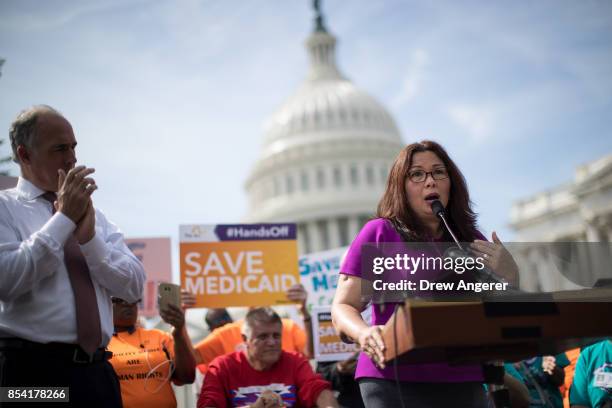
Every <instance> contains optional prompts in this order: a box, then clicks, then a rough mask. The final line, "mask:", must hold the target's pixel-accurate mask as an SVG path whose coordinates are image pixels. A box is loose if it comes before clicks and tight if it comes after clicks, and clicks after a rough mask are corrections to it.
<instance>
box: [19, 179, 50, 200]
mask: <svg viewBox="0 0 612 408" xmlns="http://www.w3.org/2000/svg"><path fill="white" fill-rule="evenodd" d="M16 189H17V194H18V195H19V198H20V199H22V200H24V201H32V200H34V199H36V198H38V197H40V196H41V195H43V194H45V193H46V191H45V190H42V189H40V188H38V187H36V186H35V185H34V184H32V183H31V182H29V181H28V180H26V179H25V178H23V177H21V176H20V177H19V180H17V187H16Z"/></svg>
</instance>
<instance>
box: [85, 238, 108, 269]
mask: <svg viewBox="0 0 612 408" xmlns="http://www.w3.org/2000/svg"><path fill="white" fill-rule="evenodd" d="M81 252H82V253H83V256H84V257H85V259H86V260H87V263H88V264H89V263H91V264H93V265H95V264H99V263H103V262H104V258H105V257H106V245H105V243H104V240H103V239H102V237H101V236H100V235H99V234H98V233H97V232H96V234H95V235H94V237H93V238H92V239H90V240H89V242H86V243H84V244H83V245H81Z"/></svg>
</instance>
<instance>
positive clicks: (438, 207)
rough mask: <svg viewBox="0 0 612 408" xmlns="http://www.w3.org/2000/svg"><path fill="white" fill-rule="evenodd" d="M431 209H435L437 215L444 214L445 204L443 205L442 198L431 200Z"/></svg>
mask: <svg viewBox="0 0 612 408" xmlns="http://www.w3.org/2000/svg"><path fill="white" fill-rule="evenodd" d="M431 211H433V213H434V214H435V215H436V217H439V216H441V215H444V205H442V202H441V201H440V200H434V201H432V202H431Z"/></svg>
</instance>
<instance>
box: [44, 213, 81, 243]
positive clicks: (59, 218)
mask: <svg viewBox="0 0 612 408" xmlns="http://www.w3.org/2000/svg"><path fill="white" fill-rule="evenodd" d="M75 229H76V224H75V223H74V222H72V220H71V219H70V218H68V217H66V216H65V215H64V214H62V213H61V212H56V213H55V214H54V215H53V217H51V218H50V219H49V221H47V223H46V224H45V226H44V227H43V228H42V230H41V232H43V233H45V234H47V235H49V236H50V237H51V239H53V240H54V241H56V242H57V243H58V244H59V246H60V247H63V246H64V244H65V243H66V241H67V240H68V237H70V235H72V233H73V232H74V230H75Z"/></svg>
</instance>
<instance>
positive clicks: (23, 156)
mask: <svg viewBox="0 0 612 408" xmlns="http://www.w3.org/2000/svg"><path fill="white" fill-rule="evenodd" d="M17 158H18V159H19V163H24V164H30V152H28V149H26V147H25V146H24V145H19V146H17Z"/></svg>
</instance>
